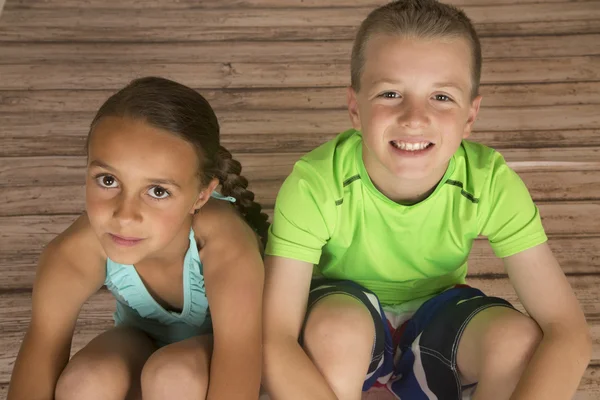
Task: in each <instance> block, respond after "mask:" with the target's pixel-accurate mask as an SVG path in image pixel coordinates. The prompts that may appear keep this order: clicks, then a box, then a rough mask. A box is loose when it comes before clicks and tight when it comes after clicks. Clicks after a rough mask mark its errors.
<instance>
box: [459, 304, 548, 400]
mask: <svg viewBox="0 0 600 400" xmlns="http://www.w3.org/2000/svg"><path fill="white" fill-rule="evenodd" d="M541 339H542V331H541V330H540V328H539V326H538V325H537V323H536V322H535V321H534V320H533V319H531V318H529V317H527V316H525V315H523V314H521V313H520V312H518V311H515V310H513V309H510V308H506V307H490V308H488V309H486V310H484V311H482V312H480V313H479V314H477V315H476V316H475V317H473V319H472V320H471V322H469V324H468V325H467V328H466V329H465V332H464V334H463V336H462V338H461V340H460V343H459V346H458V355H457V360H458V369H459V371H460V374H461V379H462V383H463V384H470V383H474V382H479V383H478V385H477V389H476V391H475V394H474V396H473V399H474V400H477V399H485V400H504V399H509V398H510V396H511V394H512V392H513V391H514V390H515V387H516V386H517V383H518V382H519V379H520V378H521V375H522V373H523V371H524V370H525V367H526V366H527V364H528V363H529V360H530V359H531V357H532V356H533V353H534V352H535V350H536V349H537V346H538V344H539V343H540V341H541Z"/></svg>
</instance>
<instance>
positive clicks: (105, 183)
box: [96, 175, 118, 189]
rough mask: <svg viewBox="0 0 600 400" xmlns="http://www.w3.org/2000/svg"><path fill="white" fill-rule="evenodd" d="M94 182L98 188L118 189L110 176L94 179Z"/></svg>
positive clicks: (115, 181)
mask: <svg viewBox="0 0 600 400" xmlns="http://www.w3.org/2000/svg"><path fill="white" fill-rule="evenodd" d="M96 182H97V183H98V185H100V187H103V188H105V189H112V188H116V187H118V185H117V180H116V179H115V177H114V176H111V175H101V176H98V177H96Z"/></svg>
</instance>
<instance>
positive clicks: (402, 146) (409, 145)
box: [392, 140, 429, 151]
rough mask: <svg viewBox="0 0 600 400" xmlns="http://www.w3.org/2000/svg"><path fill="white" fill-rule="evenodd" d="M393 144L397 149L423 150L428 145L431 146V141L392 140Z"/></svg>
mask: <svg viewBox="0 0 600 400" xmlns="http://www.w3.org/2000/svg"><path fill="white" fill-rule="evenodd" d="M392 145H393V146H394V147H396V148H397V149H401V150H408V151H417V150H423V149H425V148H426V147H427V146H429V142H420V143H407V142H397V141H395V140H393V141H392Z"/></svg>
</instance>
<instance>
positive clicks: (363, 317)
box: [303, 295, 375, 365]
mask: <svg viewBox="0 0 600 400" xmlns="http://www.w3.org/2000/svg"><path fill="white" fill-rule="evenodd" d="M374 337H375V326H374V323H373V318H372V317H371V314H370V312H369V310H368V309H367V307H366V306H365V305H364V304H362V303H361V302H360V301H358V300H356V299H354V298H353V297H350V296H346V295H341V296H340V295H331V296H328V297H326V298H324V299H323V300H321V301H319V302H318V303H317V304H316V305H315V306H314V307H313V308H312V310H311V311H310V314H309V315H308V319H307V321H306V326H305V328H304V343H303V346H304V349H305V350H306V352H307V353H308V355H309V356H310V357H311V358H312V359H313V360H315V361H317V360H319V361H320V362H321V363H325V362H326V363H331V364H338V363H340V362H343V363H353V362H355V361H356V360H363V359H364V358H365V356H368V357H370V356H371V351H372V348H373V341H374ZM361 356H362V357H361ZM366 361H367V365H368V362H369V361H370V358H369V359H367V360H366Z"/></svg>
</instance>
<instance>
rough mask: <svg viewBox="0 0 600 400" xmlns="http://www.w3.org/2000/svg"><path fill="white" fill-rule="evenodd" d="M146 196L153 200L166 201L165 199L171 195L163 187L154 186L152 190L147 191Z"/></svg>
mask: <svg viewBox="0 0 600 400" xmlns="http://www.w3.org/2000/svg"><path fill="white" fill-rule="evenodd" d="M148 194H149V195H150V197H152V198H154V199H159V200H160V199H166V198H167V197H169V196H170V195H171V193H169V191H168V190H167V189H165V188H163V187H160V186H154V187H152V188H150V190H148Z"/></svg>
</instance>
